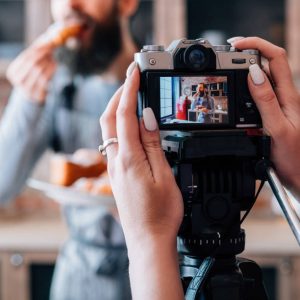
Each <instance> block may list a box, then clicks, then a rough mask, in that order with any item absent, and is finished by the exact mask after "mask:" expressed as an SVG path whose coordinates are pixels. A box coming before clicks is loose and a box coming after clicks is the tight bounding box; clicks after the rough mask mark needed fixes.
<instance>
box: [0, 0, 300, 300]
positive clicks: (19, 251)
mask: <svg viewBox="0 0 300 300" xmlns="http://www.w3.org/2000/svg"><path fill="white" fill-rule="evenodd" d="M49 4H50V0H0V118H1V114H2V112H3V109H4V108H5V105H6V104H7V101H8V98H9V94H10V91H11V86H10V85H9V83H8V82H7V80H6V78H5V71H6V68H7V66H8V65H9V63H10V62H11V61H12V59H14V58H15V57H16V55H17V54H18V53H20V51H22V50H23V49H24V48H25V47H26V46H27V45H29V44H30V43H31V42H32V41H33V40H34V39H35V38H36V37H37V36H38V35H39V34H40V33H42V32H43V31H45V29H46V28H47V27H48V26H49V24H50V23H51V16H50V9H49ZM299 14H300V1H299V0H252V1H246V0H228V1H223V0H214V1H202V0H141V1H140V7H139V10H138V13H137V14H136V15H135V16H134V18H133V19H132V24H131V27H132V31H133V34H134V37H135V39H136V41H137V42H138V43H139V44H140V45H143V44H153V43H155V44H162V45H168V44H169V43H170V42H171V41H172V40H173V39H178V38H181V37H188V38H198V37H205V38H207V39H209V40H210V41H211V42H212V43H213V44H223V43H226V39H228V38H229V37H233V36H260V37H263V38H265V39H267V40H269V41H271V42H273V43H275V44H277V45H280V46H282V47H284V48H286V49H287V51H288V57H289V60H290V63H291V66H292V70H293V75H294V79H295V81H296V83H297V86H300V85H299V82H300V80H299V79H300V55H299V48H300V33H299V29H300V18H299ZM2 159H4V158H3V157H0V160H2ZM0 172H1V170H0ZM44 173H46V170H45V166H44V165H43V163H42V164H40V165H39V166H38V168H37V170H36V171H35V174H38V175H37V176H40V177H43V176H44V175H45V174H44ZM1 176H4V175H3V174H1V173H0V180H1ZM59 210H60V208H59V206H58V205H57V204H55V203H54V202H52V201H51V200H49V199H46V198H45V197H44V196H43V195H42V194H40V193H37V192H34V191H32V190H30V189H25V191H24V192H23V193H22V194H21V195H20V196H19V197H18V199H16V201H15V202H14V203H12V204H10V206H8V207H6V208H5V209H2V210H1V217H0V300H9V299H11V300H29V299H32V300H34V299H39V300H41V299H48V293H49V286H50V281H51V277H52V272H53V267H54V263H55V258H56V255H57V252H58V249H59V247H61V245H62V243H63V241H64V240H65V238H66V237H67V232H66V229H65V226H64V223H63V221H62V220H61V219H60V214H59ZM245 228H246V234H247V242H246V251H245V253H244V256H247V257H248V258H253V259H254V260H256V261H257V262H258V263H259V264H260V265H261V266H262V267H263V271H264V278H265V281H266V285H267V289H268V292H269V295H270V299H271V300H274V299H276V300H283V299H285V300H289V299H293V300H294V299H300V288H299V282H300V249H299V248H298V246H297V244H296V242H295V239H294V237H293V235H292V233H291V231H290V229H289V228H288V226H287V224H286V222H285V220H284V219H283V218H282V217H281V215H280V213H278V209H277V208H276V204H275V203H274V199H273V197H272V194H271V192H270V191H269V189H268V188H265V189H264V190H263V192H262V194H261V196H260V198H259V199H258V201H257V204H256V207H255V208H254V211H253V212H252V213H251V216H250V217H249V218H248V220H247V222H246V225H245Z"/></svg>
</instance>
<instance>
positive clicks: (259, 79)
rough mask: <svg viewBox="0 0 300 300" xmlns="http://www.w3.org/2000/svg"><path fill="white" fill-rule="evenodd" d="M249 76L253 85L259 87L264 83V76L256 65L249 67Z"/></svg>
mask: <svg viewBox="0 0 300 300" xmlns="http://www.w3.org/2000/svg"><path fill="white" fill-rule="evenodd" d="M249 71H250V76H251V78H252V81H253V83H254V84H255V85H261V84H263V83H264V82H265V75H264V72H263V71H262V69H261V68H260V67H259V65H258V64H254V65H251V66H250V67H249Z"/></svg>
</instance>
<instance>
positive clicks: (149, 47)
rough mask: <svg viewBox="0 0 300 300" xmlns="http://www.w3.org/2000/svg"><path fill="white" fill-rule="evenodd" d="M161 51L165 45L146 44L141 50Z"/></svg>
mask: <svg viewBox="0 0 300 300" xmlns="http://www.w3.org/2000/svg"><path fill="white" fill-rule="evenodd" d="M153 51H155V52H163V51H165V47H164V46H162V45H146V46H144V47H143V49H142V52H153Z"/></svg>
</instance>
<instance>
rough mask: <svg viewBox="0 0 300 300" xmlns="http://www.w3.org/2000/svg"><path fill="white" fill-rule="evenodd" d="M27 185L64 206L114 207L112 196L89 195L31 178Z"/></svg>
mask: <svg viewBox="0 0 300 300" xmlns="http://www.w3.org/2000/svg"><path fill="white" fill-rule="evenodd" d="M27 185H28V186H29V187H31V188H33V189H35V190H38V191H40V192H43V193H44V194H45V195H46V196H47V197H49V198H51V199H53V200H55V201H56V202H58V203H59V204H61V205H64V206H65V205H74V206H94V205H104V206H110V207H111V206H115V200H114V197H113V196H105V195H103V196H102V195H91V194H88V193H85V192H82V191H80V190H77V189H75V188H72V187H62V186H59V185H55V184H51V183H48V182H45V181H40V180H37V179H32V178H31V179H29V180H28V181H27Z"/></svg>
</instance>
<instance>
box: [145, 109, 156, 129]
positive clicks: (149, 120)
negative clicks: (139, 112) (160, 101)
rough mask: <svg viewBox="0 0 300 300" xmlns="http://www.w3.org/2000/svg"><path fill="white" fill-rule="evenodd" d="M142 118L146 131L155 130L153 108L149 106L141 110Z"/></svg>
mask: <svg viewBox="0 0 300 300" xmlns="http://www.w3.org/2000/svg"><path fill="white" fill-rule="evenodd" d="M143 119H144V124H145V127H146V129H147V130H148V131H155V130H156V129H157V122H156V119H155V116H154V113H153V110H152V109H151V108H150V107H147V108H145V109H144V110H143Z"/></svg>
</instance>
